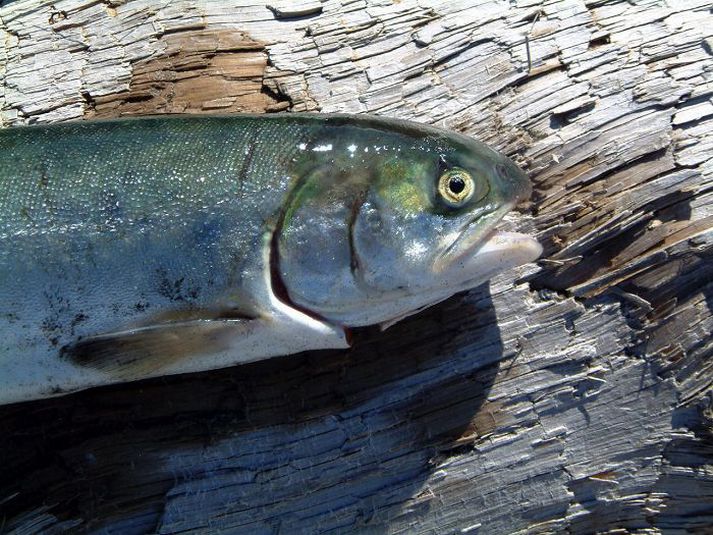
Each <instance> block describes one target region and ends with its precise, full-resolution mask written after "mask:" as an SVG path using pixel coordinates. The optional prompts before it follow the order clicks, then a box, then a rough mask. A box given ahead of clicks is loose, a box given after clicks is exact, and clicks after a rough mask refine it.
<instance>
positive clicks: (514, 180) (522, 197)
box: [495, 158, 532, 204]
mask: <svg viewBox="0 0 713 535" xmlns="http://www.w3.org/2000/svg"><path fill="white" fill-rule="evenodd" d="M495 172H496V175H497V178H498V183H499V184H500V187H501V188H502V193H503V197H504V198H506V199H512V200H513V204H517V203H519V202H522V201H526V200H528V199H529V198H530V195H532V183H531V182H530V179H529V178H528V176H527V175H526V174H525V172H524V171H523V170H522V169H520V168H519V167H518V166H517V165H515V162H513V161H512V160H510V159H508V158H503V161H502V162H500V163H498V164H496V166H495Z"/></svg>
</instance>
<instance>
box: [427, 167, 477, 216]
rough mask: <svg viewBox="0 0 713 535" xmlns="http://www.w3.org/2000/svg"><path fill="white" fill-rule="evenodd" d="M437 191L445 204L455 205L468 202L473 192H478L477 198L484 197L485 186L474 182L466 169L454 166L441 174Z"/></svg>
mask: <svg viewBox="0 0 713 535" xmlns="http://www.w3.org/2000/svg"><path fill="white" fill-rule="evenodd" d="M438 193H439V194H440V196H441V198H442V199H443V200H444V201H445V202H446V204H448V205H450V206H454V207H457V206H462V205H463V204H465V203H466V202H468V201H469V200H470V199H471V198H473V195H474V194H475V193H477V194H479V197H478V200H480V199H482V198H483V197H485V194H486V193H487V186H486V185H484V184H480V185H479V184H476V182H475V180H473V177H472V176H471V175H470V173H468V171H466V170H465V169H461V168H459V167H454V168H453V169H449V170H448V171H446V172H445V173H443V174H442V175H441V178H440V179H439V180H438Z"/></svg>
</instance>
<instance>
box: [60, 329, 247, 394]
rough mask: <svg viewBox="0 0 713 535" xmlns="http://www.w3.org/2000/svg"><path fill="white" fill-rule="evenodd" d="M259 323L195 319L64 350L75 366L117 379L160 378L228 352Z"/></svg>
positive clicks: (93, 339)
mask: <svg viewBox="0 0 713 535" xmlns="http://www.w3.org/2000/svg"><path fill="white" fill-rule="evenodd" d="M259 321H260V320H259V319H210V320H206V319H194V320H187V321H175V322H170V323H160V324H157V325H149V326H146V327H141V328H137V329H131V330H126V331H121V332H114V333H106V334H101V335H98V336H92V337H88V338H84V339H82V340H79V341H78V342H77V343H75V344H73V345H70V346H67V347H65V348H64V349H63V350H62V356H63V357H64V358H67V359H70V360H72V361H73V362H74V363H76V364H78V365H80V366H84V367H88V368H93V369H96V370H100V371H102V372H106V373H107V374H108V375H110V376H112V377H114V378H116V379H125V380H128V379H140V378H143V377H149V376H153V375H157V373H156V372H158V371H159V370H161V369H162V368H166V367H169V366H175V365H176V363H177V362H179V361H182V360H184V359H188V358H200V357H201V355H208V354H216V353H220V352H225V351H228V350H229V349H230V348H231V344H232V342H233V341H234V340H235V339H236V338H240V337H245V336H248V335H249V334H250V332H251V331H252V330H254V327H255V326H254V323H255V322H259Z"/></svg>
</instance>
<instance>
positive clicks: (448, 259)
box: [434, 205, 542, 272]
mask: <svg viewBox="0 0 713 535" xmlns="http://www.w3.org/2000/svg"><path fill="white" fill-rule="evenodd" d="M513 206H514V205H507V206H504V207H502V208H501V209H500V210H497V211H496V212H493V213H491V214H490V215H489V219H491V221H490V222H489V226H488V228H486V229H484V230H482V231H475V232H468V230H469V229H470V228H471V227H472V226H473V225H474V224H477V223H476V221H477V219H478V218H477V217H476V218H473V219H472V220H470V221H468V223H466V225H465V226H464V227H463V229H462V230H461V232H460V233H459V234H458V236H457V237H456V239H455V240H453V242H451V243H450V244H449V245H448V246H447V247H446V248H445V250H444V251H443V252H442V253H441V254H440V255H439V257H438V259H437V260H436V263H435V265H434V268H435V271H437V272H445V271H448V270H449V269H457V268H458V267H459V266H461V267H462V266H464V265H465V264H466V263H470V262H473V260H474V259H475V258H477V257H478V256H485V255H486V254H494V253H498V254H500V255H502V254H505V253H509V254H511V255H512V256H513V258H517V259H519V260H520V261H519V262H518V263H517V265H521V264H526V263H528V262H534V261H535V260H537V259H538V258H539V257H540V255H541V254H542V246H541V245H540V243H539V242H538V241H537V240H535V239H534V238H532V237H531V236H528V235H526V234H521V233H517V232H506V231H502V230H498V228H497V225H498V223H500V221H501V220H502V219H503V217H504V216H505V214H507V213H508V212H510V210H511V209H512V208H513Z"/></svg>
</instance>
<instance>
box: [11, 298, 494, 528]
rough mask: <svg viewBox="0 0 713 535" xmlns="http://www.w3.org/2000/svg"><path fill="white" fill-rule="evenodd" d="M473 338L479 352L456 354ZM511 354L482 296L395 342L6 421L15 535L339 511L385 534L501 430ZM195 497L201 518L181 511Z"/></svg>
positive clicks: (79, 401)
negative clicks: (394, 519) (439, 470)
mask: <svg viewBox="0 0 713 535" xmlns="http://www.w3.org/2000/svg"><path fill="white" fill-rule="evenodd" d="M464 332H467V333H468V336H469V337H473V336H475V337H477V338H479V339H480V340H482V350H481V351H479V352H477V353H476V354H468V355H463V354H461V355H459V354H458V350H457V347H458V337H459V336H462V333H464ZM501 353H502V346H501V344H500V339H499V332H498V328H497V326H496V319H495V315H494V313H493V309H492V307H491V302H490V298H489V295H488V291H487V289H486V288H485V287H483V288H481V289H480V291H479V293H477V294H475V297H474V296H473V295H471V296H469V298H468V300H467V301H466V302H464V301H463V299H462V298H456V299H452V300H450V301H448V302H446V303H444V304H442V305H440V306H437V307H435V308H433V309H432V310H430V311H428V312H427V313H425V314H421V315H419V316H418V317H414V318H412V319H410V320H407V321H405V322H403V323H401V324H398V325H396V326H394V327H392V328H391V329H389V330H388V331H385V332H383V333H382V332H379V331H378V329H364V330H360V331H358V332H356V333H355V344H354V348H353V349H352V350H350V351H346V352H339V351H323V352H315V353H308V354H300V355H297V356H291V357H284V358H277V359H272V360H269V361H263V362H257V363H253V364H248V365H244V366H239V367H235V368H229V369H224V370H217V371H212V372H207V373H201V374H195V375H189V376H178V377H169V378H163V379H159V380H149V381H144V382H140V383H133V384H131V385H123V386H119V387H107V388H100V389H94V390H90V391H85V392H81V393H78V394H74V395H70V396H66V397H64V398H60V399H51V400H44V401H38V402H32V403H30V404H19V405H15V406H9V407H3V408H1V409H0V422H1V425H2V429H3V435H2V439H0V451H2V457H3V459H4V463H5V466H6V467H7V468H8V469H7V470H6V471H5V473H4V477H3V483H2V487H1V488H0V498H2V499H5V500H6V502H5V503H4V504H3V509H4V513H3V514H4V516H5V525H6V528H9V529H12V527H13V526H15V525H22V524H24V523H25V522H27V521H28V519H29V517H24V518H23V513H24V514H25V515H27V514H29V515H30V517H31V516H35V517H37V518H39V517H41V516H42V515H41V514H38V513H39V511H33V510H32V508H33V507H35V506H36V504H38V503H43V504H47V506H48V507H47V509H46V513H47V514H48V515H50V516H51V515H52V514H53V513H54V511H55V509H56V510H57V511H61V513H60V514H59V515H58V516H59V518H58V519H57V520H56V521H60V522H62V521H63V522H69V524H65V527H68V526H69V525H74V521H76V520H79V519H84V520H85V521H86V522H87V525H85V527H87V528H99V527H101V526H102V525H104V524H107V525H111V526H112V527H113V528H114V529H119V528H120V529H122V530H123V531H124V532H127V531H128V532H144V531H146V530H158V529H159V528H160V527H161V528H162V529H163V530H165V531H175V530H179V529H180V528H181V518H182V517H183V516H186V517H190V518H191V521H190V522H191V525H193V526H195V525H196V523H199V524H200V517H202V518H203V519H204V521H205V522H206V523H207V524H209V523H210V519H211V518H215V517H216V515H219V516H221V517H222V518H223V520H224V521H225V520H226V519H225V517H226V516H232V517H233V518H232V519H230V521H228V522H227V523H226V524H224V525H232V526H234V527H235V526H241V527H243V528H249V527H251V526H252V527H257V526H259V525H260V524H261V523H265V522H267V523H269V522H270V520H269V519H270V518H274V517H276V516H277V515H280V516H282V517H283V518H287V517H290V516H292V517H293V518H294V519H295V522H298V521H299V519H300V518H303V519H307V518H308V517H315V516H319V515H325V514H327V513H328V512H329V510H330V509H334V508H336V507H340V508H342V513H340V514H342V515H344V514H348V515H350V516H352V515H356V516H360V517H362V520H363V522H367V521H371V522H374V521H375V520H376V521H377V523H378V519H371V518H370V516H372V515H379V516H383V517H384V519H386V518H387V517H388V516H392V515H394V514H397V512H398V510H399V508H400V506H401V505H402V504H403V503H404V502H406V501H407V500H410V499H412V498H413V497H415V496H418V495H419V493H420V492H421V491H422V490H423V489H422V488H421V487H422V485H423V482H424V481H425V479H426V478H428V477H430V476H432V467H433V466H435V465H436V464H437V463H438V461H439V458H441V459H440V460H442V457H445V456H448V455H450V454H460V453H462V452H463V451H466V450H468V449H472V447H473V441H474V439H475V438H478V437H482V436H484V435H486V434H488V433H490V432H491V431H492V430H493V429H494V428H496V427H497V426H498V422H497V418H498V411H497V408H496V407H493V406H491V405H489V404H488V403H487V402H486V397H487V394H488V391H489V389H490V386H491V385H492V381H493V380H494V378H495V375H496V373H497V371H498V368H499V360H500V358H501V357H502V354H501ZM334 485H338V486H339V488H334ZM374 485H378V486H379V489H378V492H375V490H376V489H375V488H374ZM196 492H200V493H203V494H204V499H203V500H201V503H202V506H201V507H200V509H199V510H193V511H190V510H188V509H186V508H184V507H183V505H182V501H184V500H182V495H183V494H184V493H196ZM427 504H428V501H426V502H424V505H425V506H428V505H427ZM189 508H190V506H189ZM114 515H117V518H116V519H112V517H113V516H114ZM197 515H198V516H197ZM119 517H120V519H119ZM48 518H49V516H48ZM13 519H14V520H13ZM54 522H55V520H52V521H51V524H54ZM308 522H309V521H308ZM349 523H350V524H353V523H354V519H353V518H351V519H350V520H349Z"/></svg>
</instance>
